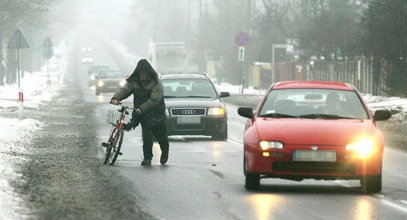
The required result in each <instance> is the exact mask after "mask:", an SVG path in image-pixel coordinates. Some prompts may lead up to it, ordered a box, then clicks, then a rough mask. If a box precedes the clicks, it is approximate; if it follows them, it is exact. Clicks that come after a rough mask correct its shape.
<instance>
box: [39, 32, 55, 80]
mask: <svg viewBox="0 0 407 220" xmlns="http://www.w3.org/2000/svg"><path fill="white" fill-rule="evenodd" d="M42 47H43V51H42V55H43V56H44V58H45V59H46V60H47V84H48V86H49V87H51V79H50V75H49V59H50V58H51V57H52V56H54V50H53V49H52V47H53V44H52V41H51V40H50V39H49V37H47V38H45V41H44V43H43V44H42Z"/></svg>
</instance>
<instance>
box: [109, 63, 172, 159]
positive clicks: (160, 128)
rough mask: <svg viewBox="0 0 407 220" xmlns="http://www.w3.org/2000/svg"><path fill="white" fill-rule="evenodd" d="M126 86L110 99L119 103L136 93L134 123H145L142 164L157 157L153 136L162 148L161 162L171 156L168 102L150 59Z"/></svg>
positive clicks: (134, 96) (141, 65)
mask: <svg viewBox="0 0 407 220" xmlns="http://www.w3.org/2000/svg"><path fill="white" fill-rule="evenodd" d="M126 81H127V82H126V84H125V86H123V87H122V88H120V89H119V90H117V91H116V93H115V94H114V95H113V97H112V99H111V101H110V103H111V104H114V105H117V104H118V103H119V102H120V101H121V100H123V99H126V98H127V97H129V96H130V95H133V102H134V107H135V110H134V111H133V119H135V120H133V122H131V123H132V124H133V125H132V126H133V127H135V126H137V124H138V121H140V123H141V128H142V133H143V134H142V136H143V153H144V160H143V161H142V162H141V165H142V166H149V165H151V159H152V157H153V151H152V148H153V136H154V137H155V138H156V140H157V141H158V143H159V144H160V148H161V158H160V163H161V164H163V165H164V164H165V163H166V162H167V160H168V153H169V143H168V135H167V130H166V126H165V109H166V108H165V103H164V95H163V86H162V83H161V81H160V80H159V79H158V75H157V73H156V72H155V70H154V69H153V67H152V66H151V65H150V63H149V62H148V61H147V60H145V59H141V60H140V61H139V62H138V63H137V66H136V69H135V70H134V71H133V73H132V74H131V75H130V76H129V78H127V80H126Z"/></svg>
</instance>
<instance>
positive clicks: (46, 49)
mask: <svg viewBox="0 0 407 220" xmlns="http://www.w3.org/2000/svg"><path fill="white" fill-rule="evenodd" d="M53 46H54V45H53V44H52V41H51V40H50V39H49V37H47V38H45V41H44V43H43V44H42V47H43V50H42V55H43V56H44V58H45V59H50V58H51V57H52V56H54V50H53V49H52V47H53Z"/></svg>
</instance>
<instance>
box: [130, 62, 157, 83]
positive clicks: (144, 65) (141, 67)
mask: <svg viewBox="0 0 407 220" xmlns="http://www.w3.org/2000/svg"><path fill="white" fill-rule="evenodd" d="M141 71H146V72H147V73H149V74H150V76H151V78H152V79H153V80H154V81H155V82H158V75H157V72H155V70H154V68H153V67H152V66H151V64H150V63H149V62H148V61H147V60H146V59H141V60H140V61H138V63H137V66H136V69H134V71H133V73H132V74H131V75H130V76H129V78H127V82H139V81H140V77H139V75H140V72H141Z"/></svg>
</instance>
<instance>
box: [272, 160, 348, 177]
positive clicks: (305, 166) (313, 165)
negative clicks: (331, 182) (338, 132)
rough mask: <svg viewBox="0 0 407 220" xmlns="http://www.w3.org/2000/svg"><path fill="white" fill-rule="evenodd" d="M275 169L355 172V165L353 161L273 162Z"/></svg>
mask: <svg viewBox="0 0 407 220" xmlns="http://www.w3.org/2000/svg"><path fill="white" fill-rule="evenodd" d="M273 171H278V172H296V173H347V174H354V173H355V165H354V164H351V163H337V162H336V163H332V162H284V161H276V162H273Z"/></svg>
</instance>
